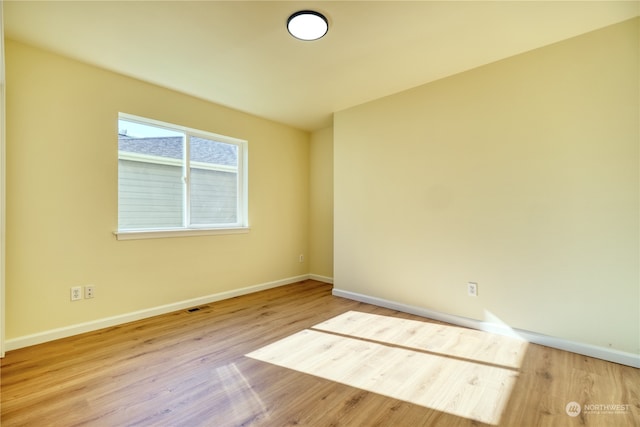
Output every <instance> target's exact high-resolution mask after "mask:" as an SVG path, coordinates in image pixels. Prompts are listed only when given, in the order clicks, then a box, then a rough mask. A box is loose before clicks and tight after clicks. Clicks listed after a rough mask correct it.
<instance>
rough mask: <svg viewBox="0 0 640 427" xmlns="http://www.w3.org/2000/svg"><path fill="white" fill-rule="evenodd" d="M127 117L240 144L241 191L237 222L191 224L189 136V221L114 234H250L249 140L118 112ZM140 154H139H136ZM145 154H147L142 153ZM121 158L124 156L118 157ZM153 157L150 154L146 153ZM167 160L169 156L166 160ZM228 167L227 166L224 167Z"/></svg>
mask: <svg viewBox="0 0 640 427" xmlns="http://www.w3.org/2000/svg"><path fill="white" fill-rule="evenodd" d="M120 119H122V120H126V121H129V122H134V123H139V124H142V125H149V126H154V127H159V128H163V129H167V130H172V131H177V132H182V133H184V134H185V135H186V136H193V137H199V138H204V139H210V140H214V141H218V142H223V143H226V144H233V145H235V146H237V147H238V169H237V173H238V193H237V219H238V220H237V222H235V223H232V224H223V225H220V226H210V225H205V226H199V225H190V209H191V207H190V200H189V197H190V193H191V186H190V179H191V177H190V175H191V167H190V165H191V161H190V160H191V157H190V153H189V138H186V140H185V151H186V153H185V159H184V160H183V161H181V162H180V163H181V164H184V165H185V167H184V176H183V179H184V180H185V184H186V186H185V187H186V190H185V194H184V201H183V204H184V205H183V209H185V216H186V218H185V221H186V224H185V225H184V226H183V227H176V228H157V229H155V228H143V229H124V230H120V229H118V230H117V231H114V232H113V234H114V235H115V236H116V238H117V239H118V240H132V239H157V238H166V237H188V236H208V235H216V234H239V233H248V232H249V230H250V228H249V217H248V195H249V191H248V179H247V178H248V159H249V156H248V142H247V141H246V140H243V139H238V138H233V137H230V136H225V135H219V134H215V133H212V132H207V131H202V130H198V129H192V128H189V127H186V126H181V125H174V124H171V123H166V122H162V121H159V120H154V119H149V118H145V117H139V116H134V115H132V114H127V113H118V120H120ZM132 156H133V157H136V155H135V154H133V155H132ZM140 156H141V157H142V156H143V155H140ZM118 157H119V158H120V156H118ZM144 157H149V156H144ZM164 162H166V159H165V160H164V161H163V163H164ZM222 168H224V167H222Z"/></svg>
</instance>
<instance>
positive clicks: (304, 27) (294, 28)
mask: <svg viewBox="0 0 640 427" xmlns="http://www.w3.org/2000/svg"><path fill="white" fill-rule="evenodd" d="M287 30H289V34H291V35H292V36H293V37H295V38H297V39H300V40H306V41H311V40H318V39H319V38H322V37H323V36H324V35H325V34H327V31H329V21H327V18H325V16H324V15H323V14H321V13H318V12H315V11H313V10H301V11H299V12H296V13H294V14H293V15H291V16H290V17H289V19H288V20H287Z"/></svg>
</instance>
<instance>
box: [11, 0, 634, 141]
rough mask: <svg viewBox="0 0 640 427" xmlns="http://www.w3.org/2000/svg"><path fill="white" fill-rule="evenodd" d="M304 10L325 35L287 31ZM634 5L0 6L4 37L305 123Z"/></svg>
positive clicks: (584, 27)
mask: <svg viewBox="0 0 640 427" xmlns="http://www.w3.org/2000/svg"><path fill="white" fill-rule="evenodd" d="M301 9H315V10H317V11H320V12H322V13H324V14H326V16H327V17H328V19H329V26H330V28H329V33H328V34H327V35H326V36H325V37H324V38H322V39H320V40H318V41H314V42H303V41H300V40H296V39H294V38H293V37H291V36H290V35H289V34H288V33H287V31H286V28H285V24H286V21H287V18H288V17H289V15H290V14H291V13H293V12H296V11H298V10H301ZM639 12H640V2H639V1H621V2H616V1H585V2H583V1H567V2H564V1H530V2H525V1H408V2H402V1H333V2H332V1H280V2H275V1H255V2H248V1H226V2H222V1H195V2H189V1H78V2H75V1H71V2H64V1H45V2H35V1H5V2H4V15H5V16H4V19H5V33H6V36H7V37H8V38H11V39H14V40H17V41H21V42H24V43H28V44H31V45H35V46H38V47H42V48H45V49H48V50H51V51H54V52H57V53H59V54H62V55H65V56H69V57H71V58H75V59H78V60H81V61H84V62H87V63H90V64H94V65H97V66H99V67H103V68H106V69H109V70H113V71H115V72H118V73H122V74H125V75H128V76H131V77H135V78H138V79H141V80H145V81H148V82H152V83H155V84H158V85H161V86H164V87H167V88H171V89H174V90H177V91H180V92H184V93H187V94H190V95H194V96H197V97H199V98H203V99H206V100H209V101H212V102H215V103H218V104H222V105H226V106H228V107H232V108H235V109H238V110H241V111H245V112H248V113H252V114H255V115H257V116H261V117H265V118H268V119H272V120H275V121H278V122H282V123H286V124H289V125H292V126H295V127H297V128H300V129H305V130H316V129H319V128H322V127H325V126H328V125H330V124H331V115H332V113H333V112H335V111H339V110H342V109H345V108H348V107H351V106H354V105H358V104H361V103H363V102H366V101H369V100H373V99H376V98H380V97H383V96H386V95H390V94H392V93H396V92H399V91H402V90H405V89H409V88H411V87H415V86H418V85H421V84H424V83H427V82H430V81H433V80H436V79H439V78H442V77H446V76H448V75H452V74H455V73H459V72H461V71H465V70H468V69H471V68H474V67H478V66H480V65H483V64H487V63H490V62H494V61H497V60H500V59H503V58H506V57H509V56H513V55H516V54H518V53H522V52H526V51H528V50H531V49H535V48H538V47H541V46H545V45H548V44H551V43H554V42H557V41H560V40H563V39H567V38H569V37H573V36H576V35H579V34H583V33H586V32H589V31H592V30H594V29H597V28H601V27H604V26H607V25H611V24H614V23H617V22H621V21H623V20H626V19H630V18H632V17H634V16H638V15H639Z"/></svg>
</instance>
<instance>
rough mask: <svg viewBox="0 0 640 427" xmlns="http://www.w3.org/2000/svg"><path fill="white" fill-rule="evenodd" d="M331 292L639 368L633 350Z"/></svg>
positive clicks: (335, 290)
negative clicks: (597, 344) (602, 345)
mask: <svg viewBox="0 0 640 427" xmlns="http://www.w3.org/2000/svg"><path fill="white" fill-rule="evenodd" d="M333 295H335V296H337V297H342V298H347V299H351V300H354V301H360V302H364V303H367V304H372V305H377V306H380V307H385V308H389V309H392V310H397V311H402V312H404V313H409V314H415V315H417V316H421V317H426V318H429V319H434V320H439V321H441V322H446V323H451V324H453V325H457V326H464V327H466V328H472V329H478V330H481V331H486V332H492V333H496V334H500V335H508V336H517V337H520V338H522V339H524V340H526V341H527V342H531V343H534V344H540V345H544V346H547V347H552V348H557V349H559V350H565V351H570V352H572V353H578V354H582V355H584V356H590V357H595V358H597V359H602V360H607V361H609V362H615V363H619V364H621V365H627V366H632V367H634V368H640V355H637V354H633V353H628V352H624V351H620V350H615V349H611V348H606V347H600V346H596V345H592V344H586V343H580V342H576V341H569V340H565V339H562V338H556V337H552V336H549V335H543V334H539V333H537V332H530V331H525V330H522V329H511V328H509V327H507V326H503V325H499V324H496V323H492V322H485V321H481V320H475V319H470V318H467V317H462V316H456V315H453V314H447V313H442V312H439V311H434V310H429V309H427V308H422V307H416V306H412V305H407V304H402V303H399V302H395V301H390V300H386V299H382V298H377V297H372V296H368V295H363V294H359V293H356V292H350V291H345V290H342V289H336V288H334V289H333Z"/></svg>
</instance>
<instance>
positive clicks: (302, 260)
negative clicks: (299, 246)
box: [298, 254, 304, 262]
mask: <svg viewBox="0 0 640 427" xmlns="http://www.w3.org/2000/svg"><path fill="white" fill-rule="evenodd" d="M298 262H304V254H300V256H299V257H298Z"/></svg>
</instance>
